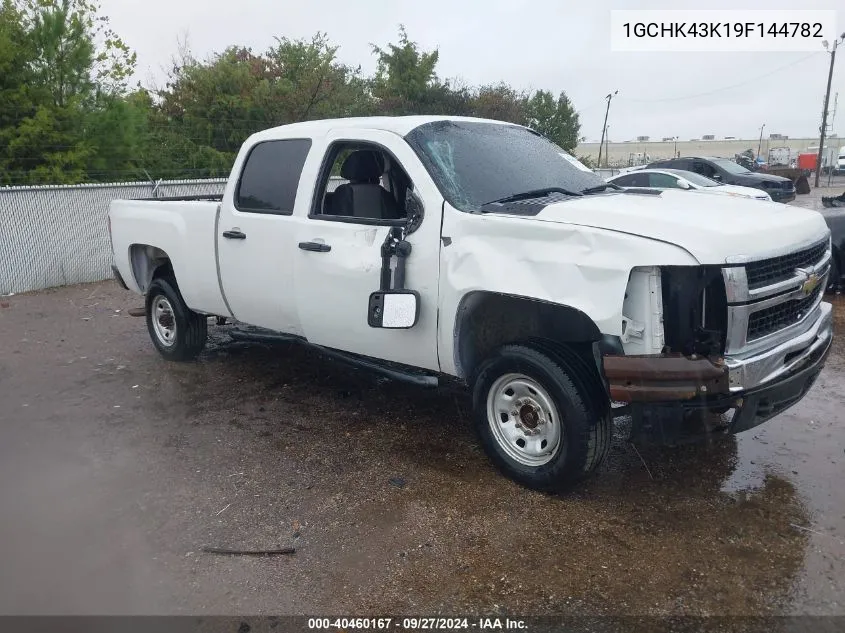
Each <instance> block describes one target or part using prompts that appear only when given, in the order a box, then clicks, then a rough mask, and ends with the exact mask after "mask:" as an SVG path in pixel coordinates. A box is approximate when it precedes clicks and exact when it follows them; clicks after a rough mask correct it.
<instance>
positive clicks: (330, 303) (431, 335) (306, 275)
mask: <svg viewBox="0 0 845 633" xmlns="http://www.w3.org/2000/svg"><path fill="white" fill-rule="evenodd" d="M409 189H410V190H412V191H414V192H416V194H417V195H418V196H419V198H420V199H421V200H422V201H423V204H424V217H423V220H422V223H421V224H420V225H419V227H418V228H417V229H416V230H415V231H414V232H413V233H411V234H409V235H408V236H407V242H408V243H410V244H411V253H410V255H409V256H408V258H407V260H406V281H405V284H404V286H405V287H406V288H408V289H410V290H414V291H416V292H418V293H419V297H420V303H419V317H418V320H417V322H416V324H415V325H414V326H413V327H411V328H409V329H397V330H392V329H382V328H375V327H370V325H369V324H368V320H367V314H368V307H369V306H368V301H369V298H370V294H371V293H373V292H375V291H377V290H379V288H380V279H381V267H382V256H381V247H382V244H383V243H384V241H385V237H386V236H387V235H388V232H389V231H390V230H391V227H394V226H401V225H404V224H405V223H406V217H407V215H406V205H405V201H406V192H407V191H408V190H409ZM442 202H443V198H442V197H441V196H440V194H439V192H438V191H437V188H436V187H435V185H434V183H433V182H432V181H431V179H430V177H429V175H428V173H427V172H426V170H425V168H424V167H423V165H422V164H421V163H420V161H419V159H418V158H417V156H416V154H415V153H414V152H413V150H412V149H411V148H410V147H409V146H408V145H407V143H406V142H405V141H404V140H403V139H402V138H401V137H399V136H397V135H396V134H393V133H390V132H385V131H380V130H360V129H359V130H355V131H354V134H353V135H349V134H347V135H344V134H343V133H341V132H340V131H338V132H332V133H330V134H329V135H328V136H327V137H326V139H325V156H324V159H323V164H322V166H321V168H320V170H319V175H318V177H317V182H316V190H315V195H314V200H313V201H312V207H311V209H310V213H309V214H308V217H307V219H305V220H303V221H302V222H299V223H298V224H297V226H298V227H299V229H298V230H299V235H298V238H297V244H296V247H295V253H296V265H295V270H296V273H295V274H296V298H297V305H298V307H299V320H300V323H301V324H302V329H303V331H304V333H305V336H306V338H307V339H308V340H309V341H310V342H312V343H316V344H318V345H324V346H326V347H331V348H334V349H339V350H344V351H348V352H353V353H358V354H362V355H366V356H373V357H376V358H380V359H384V360H390V361H394V362H399V363H405V364H408V365H413V366H416V367H423V368H427V369H432V370H439V362H438V357H437V292H438V277H439V259H440V224H441V219H442V216H441V209H442ZM394 262H395V260H394Z"/></svg>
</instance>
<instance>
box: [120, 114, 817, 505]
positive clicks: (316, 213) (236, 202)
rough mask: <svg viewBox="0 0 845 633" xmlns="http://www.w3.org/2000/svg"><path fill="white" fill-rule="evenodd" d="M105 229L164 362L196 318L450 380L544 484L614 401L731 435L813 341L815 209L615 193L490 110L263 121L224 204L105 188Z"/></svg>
mask: <svg viewBox="0 0 845 633" xmlns="http://www.w3.org/2000/svg"><path fill="white" fill-rule="evenodd" d="M336 173H340V175H341V177H342V178H343V179H344V182H343V184H341V185H340V186H337V187H335V186H334V185H335V184H336V182H335V181H333V180H332V178H331V175H332V174H336ZM330 183H331V186H330ZM108 226H109V235H110V240H111V244H112V252H113V259H114V266H115V275H116V277H117V279H118V281H119V282H120V283H122V284H124V285H125V287H126V288H128V289H129V290H131V291H133V292H135V293H137V294H139V295H144V296H145V305H146V315H145V316H146V323H147V329H148V331H149V334H150V337H151V339H152V342H153V345H154V346H155V347H156V348H157V349H158V351H159V353H160V354H161V355H162V356H163V357H164V358H165V359H168V360H173V361H187V360H191V359H194V358H195V357H197V355H198V354H200V352H201V351H202V349H203V347H204V346H205V344H206V338H207V330H208V327H209V321H212V322H214V321H215V317H218V318H225V319H232V320H235V321H236V322H239V323H241V324H249V325H251V326H253V327H252V328H243V327H241V326H240V325H239V324H237V323H236V326H237V327H234V328H232V330H231V335H232V337H234V338H241V339H250V338H258V339H260V340H285V341H295V342H298V343H301V344H304V345H309V346H312V347H314V348H315V349H317V350H319V351H320V352H321V353H323V354H326V355H329V356H332V357H334V358H338V359H341V360H344V361H346V362H349V363H351V364H353V365H355V366H357V367H360V368H365V369H366V370H371V371H375V372H379V373H381V374H383V375H385V376H388V377H390V378H392V379H394V380H402V381H407V382H411V383H414V384H417V385H424V386H430V387H434V386H437V385H438V384H440V382H441V381H443V380H445V381H447V382H449V383H450V384H455V383H456V382H457V383H458V384H460V383H463V384H465V385H466V386H467V387H469V388H470V389H471V391H472V400H473V421H474V425H475V428H476V430H477V432H478V434H479V436H480V438H481V443H482V445H483V446H484V448H485V450H486V451H487V453H488V455H489V456H490V458H491V459H492V461H493V462H495V463H496V464H497V465H498V466H499V467H500V468H501V469H502V470H503V471H504V472H505V473H507V474H508V475H509V476H511V477H512V478H513V479H515V480H517V481H519V482H521V483H523V484H525V485H527V486H531V487H534V488H538V489H543V490H555V489H560V488H562V487H566V486H569V485H571V484H572V483H573V482H575V481H578V480H579V479H581V478H582V477H584V476H585V475H587V474H588V473H590V472H592V471H593V470H595V468H596V467H597V466H598V464H599V463H601V462H602V460H603V459H604V457H605V456H606V455H607V453H608V449H609V445H610V438H611V435H612V432H611V431H612V416H613V414H614V410H615V408H614V405H613V403H614V402H624V403H631V407H630V411H631V412H632V414H633V419H634V425H635V429H637V431H639V432H645V431H648V430H652V431H653V430H655V426H656V425H659V427H660V429H662V431H663V432H664V436H672V435H675V436H677V435H678V434H683V433H684V432H685V431H687V430H688V429H687V428H686V426H685V425H687V424H688V423H689V416H687V417H686V418H685V417H684V416H683V415H682V414H683V413H684V412H688V413H691V414H692V413H697V412H701V411H711V412H715V413H720V414H723V413H728V412H730V413H731V415H730V416H729V419H728V420H727V426H726V427H724V428H722V429H721V431H722V432H732V433H739V432H741V431H744V430H746V429H749V428H751V427H754V426H756V425H758V424H761V423H763V422H764V421H765V420H768V419H770V418H771V417H773V416H775V415H777V414H779V413H780V412H782V411H783V410H784V409H786V408H788V407H789V406H791V405H793V404H795V403H796V402H798V401H799V400H800V399H801V398H802V397H803V396H804V395H805V394H806V393H807V391H808V389H809V388H810V386H811V385H812V384H813V383H814V381H815V380H816V377H817V376H818V375H819V372H820V371H821V370H822V367H823V366H824V364H825V360H826V358H827V355H828V353H829V350H830V346H831V341H832V336H833V330H832V317H831V314H832V312H831V305H830V304H829V303H826V302H824V301H823V296H822V292H821V288H820V286H821V285H822V284H823V283H824V281H825V279H826V276H827V274H828V271H829V269H830V231H829V230H828V227H827V225H826V224H825V222H824V220H823V219H822V217H821V215H820V214H818V213H817V212H814V211H810V210H804V209H795V208H789V209H784V208H783V207H782V206H780V205H774V204H766V203H761V202H757V201H752V200H747V199H743V198H725V199H724V200H721V199H719V200H717V199H716V198H715V197H713V196H703V195H702V196H695V195H689V194H688V193H686V192H682V191H668V190H667V191H664V192H648V191H645V190H643V191H637V190H634V189H620V188H617V187H614V186H613V185H610V184H608V183H606V182H604V181H603V180H602V179H601V178H599V177H598V176H597V175H595V174H594V173H592V172H591V171H590V170H589V168H587V167H585V166H584V165H583V164H581V163H580V162H579V161H578V160H577V159H576V158H574V157H573V156H571V155H570V154H568V153H567V152H565V151H564V150H562V149H561V148H560V147H558V146H557V145H555V144H554V143H552V142H551V141H549V140H548V139H546V138H544V137H542V136H540V135H538V134H536V133H535V132H533V131H531V130H529V129H527V128H525V127H522V126H518V125H514V124H510V123H503V122H498V121H488V120H484V119H469V118H447V117H431V116H412V117H374V118H349V119H337V120H330V121H309V122H303V123H295V124H291V125H285V126H282V127H277V128H273V129H269V130H266V131H263V132H259V133H257V134H253V135H252V136H250V137H249V138H248V139H247V140H246V141H245V142H244V144H243V146H242V147H241V149H240V151H239V153H238V155H237V157H236V159H235V162H234V165H233V167H232V172H231V175H230V177H229V180H228V182H227V184H226V187H225V192H224V193H223V195H222V196H219V197H216V198H210V199H206V200H202V199H197V198H189V199H170V200H164V201H162V200H116V201H114V202H112V203H111V205H110V209H109V213H108ZM396 406H397V409H398V408H399V407H401V402H399V401H397V403H396ZM397 415H401V412H399V411H397ZM445 423H453V422H450V421H445ZM637 431H635V432H637ZM396 432H397V433H401V430H400V427H399V425H397V426H396ZM455 432H456V433H457V432H458V431H457V430H456V431H455ZM338 441H341V440H340V439H339V440H338Z"/></svg>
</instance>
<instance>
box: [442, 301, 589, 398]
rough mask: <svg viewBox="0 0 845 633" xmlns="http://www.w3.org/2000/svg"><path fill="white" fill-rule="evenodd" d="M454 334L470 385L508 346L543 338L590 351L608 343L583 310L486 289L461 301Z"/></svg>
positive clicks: (459, 365) (461, 370)
mask: <svg viewBox="0 0 845 633" xmlns="http://www.w3.org/2000/svg"><path fill="white" fill-rule="evenodd" d="M453 336H454V343H455V344H454V356H455V358H454V361H455V367H456V370H457V375H458V377H459V378H462V379H464V380H467V381H468V382H471V381H472V379H473V377H474V375H475V371H476V370H477V368H478V366H479V364H480V363H481V362H482V361H483V360H484V359H485V358H486V357H487V356H489V355H490V353H492V351H493V350H495V349H496V348H498V347H501V346H503V345H507V344H512V343H520V342H527V341H532V340H534V341H540V340H541V341H548V342H549V343H550V344H554V345H560V344H567V343H569V344H583V345H584V347H590V346H591V345H592V344H593V343H596V342H598V341H600V340H601V339H602V335H601V332H600V331H599V328H598V326H597V325H596V324H595V322H594V321H593V320H592V319H591V318H590V317H589V316H588V315H587V314H585V313H584V312H583V311H581V310H579V309H577V308H573V307H571V306H568V305H563V304H558V303H551V302H548V301H542V300H539V299H534V298H531V297H524V296H520V295H513V294H506V293H499V292H490V291H481V290H479V291H472V292H469V293H467V294H466V295H465V296H464V297H463V298H462V299H461V301H460V303H459V305H458V310H457V315H456V318H455V329H454V334H453Z"/></svg>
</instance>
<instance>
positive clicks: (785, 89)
mask: <svg viewBox="0 0 845 633" xmlns="http://www.w3.org/2000/svg"><path fill="white" fill-rule="evenodd" d="M101 2H102V8H103V11H104V12H105V13H106V14H107V15H108V16H110V18H111V20H112V26H113V27H114V28H115V30H116V31H117V33H118V34H120V35H121V36H122V37H123V38H124V39H125V40H126V42H127V43H128V44H129V45H130V46H131V47H133V48H134V49H135V50H136V51H137V53H138V79H139V80H140V81H142V83H144V84H145V85H149V84H150V83H151V82H153V81H156V82H158V83H162V80H163V78H164V77H165V71H164V68H165V67H166V66H167V64H168V61H169V60H170V58H171V56H172V55H173V54H174V53H175V52H176V51H177V49H178V42H179V40H180V39H184V38H185V37H186V36H187V40H188V43H189V45H190V49H191V51H192V52H193V54H194V55H195V56H196V57H198V58H204V57H206V56H207V55H210V54H211V53H213V52H214V51H220V50H222V49H223V48H225V47H226V46H228V45H231V44H238V45H244V46H248V47H251V48H253V50H255V51H263V50H265V49H266V48H268V47H269V46H271V45H272V44H273V42H274V40H273V38H274V36H279V37H283V36H286V37H290V38H310V37H311V36H312V35H313V34H314V33H316V32H317V31H323V32H326V33H328V35H329V37H330V38H331V40H332V41H333V42H334V43H335V44H336V45H339V46H340V50H339V53H338V56H339V57H340V59H341V60H342V61H344V62H346V63H349V64H352V65H357V64H360V65H361V66H362V68H363V70H364V71H365V72H366V73H370V72H372V71H373V70H374V68H375V59H374V57H373V55H372V53H371V52H370V43H376V44H379V45H384V44H387V43H388V42H391V41H395V40H396V36H397V29H398V25H399V24H400V23H402V24H404V25H405V27H406V28H407V31H408V35H409V37H410V38H411V39H412V40H414V41H416V42H418V43H419V44H420V45H421V46H422V47H423V48H424V49H427V50H431V49H434V48H438V49H439V50H440V63H439V65H438V69H437V72H438V75H439V76H440V77H441V78H452V77H460V78H462V79H463V80H464V81H466V82H467V83H469V84H472V85H478V84H483V83H493V82H498V81H500V80H503V81H506V82H507V83H509V84H511V85H513V86H515V87H518V88H524V89H538V88H544V89H548V90H552V91H553V92H558V91H560V90H565V91H566V92H567V94H568V95H569V96H570V98H571V99H572V100H573V102H574V103H575V106H576V108H577V109H578V110H579V112H580V113H581V122H582V132H581V134H582V135H583V136H586V137H588V140H592V139H598V137H599V136H600V134H601V126H602V119H603V117H604V105H605V101H604V95H606V94H607V93H608V92H611V91H613V90H618V91H619V94H618V96H617V97H616V98H614V100H613V103H612V105H611V110H610V118H609V121H608V124H609V129H610V131H609V134H610V138H611V139H612V140H614V141H622V140H627V139H631V138H634V137H636V136H640V135H648V136H650V137H651V138H652V139H655V138H657V139H659V138H662V137H664V136H679V137H680V138H682V139H688V138H697V137H700V136H701V135H703V134H715V135H716V136H717V138H719V137H723V136H736V137H740V138H756V137H757V136H758V135H759V130H760V126H761V125H762V124H764V123H765V124H766V128H765V133H766V135H768V134H769V133H770V132H776V133H781V134H788V135H789V136H791V137H793V138H796V137H804V136H806V137H810V136H813V135H817V134H818V126H819V123H820V116H821V109H822V103H823V97H824V89H825V84H826V81H827V71H828V64H829V60H830V56H829V54H828V53H826V52H824V51H823V50H821V51H819V52H818V53H817V54H810V53H807V52H803V53H709V54H704V53H673V54H671V55H670V54H665V53H614V52H611V50H610V37H609V28H610V10H611V9H614V8H616V9H623V8H626V9H632V8H638V9H639V8H642V9H659V8H661V7H666V6H667V5H669V6H671V7H672V8H674V9H684V8H690V9H693V8H699V9H700V8H707V9H720V8H729V7H730V8H744V9H753V8H769V9H778V8H780V9H795V8H804V9H840V8H841V0H801V1H800V2H795V1H793V0H787V1H783V0H767V1H762V2H761V1H760V0H755V1H751V0H745V2H742V0H735V1H734V2H725V1H723V0H713V1H712V2H707V3H705V4H704V5H702V4H701V2H690V1H689V0H673V1H672V2H671V3H666V2H664V3H659V2H658V3H654V2H644V1H643V2H633V1H627V2H626V1H624V0H620V1H609V0H595V1H592V2H584V1H583V0H581V1H577V2H576V1H574V0H531V1H528V0H484V1H481V0H426V1H424V2H420V1H418V0H415V1H413V2H412V1H410V0H396V1H394V2H379V1H377V0H353V1H351V2H349V1H347V2H341V1H337V0H311V1H309V0H297V1H296V2H291V1H289V0H235V1H233V0H144V1H143V2H129V1H128V0H101ZM837 17H838V23H839V31H842V30H845V11H841V10H840V12H839V14H838V16H837ZM838 57H839V59H838V60H837V61H838V64H837V68H836V71H835V73H834V79H833V92H834V93H835V92H836V91H839V108H838V115H837V116H836V120H835V121H834V126H833V127H834V130H833V131H834V132H838V133H839V135H840V136H845V45H843V46H842V47H841V48H840V52H839V55H838ZM787 65H789V67H788V68H784V67H786V66H787ZM779 68H784V69H783V70H782V71H779V72H775V73H772V71H775V70H777V69H779ZM767 73H768V76H765V77H762V76H763V75H766V74H767ZM737 84H744V85H740V86H737ZM732 86H737V87H732ZM723 88H726V89H723ZM702 93H712V94H707V95H705V96H697V97H694V95H701V94H702ZM690 97H694V98H690ZM832 101H833V97H831V105H832Z"/></svg>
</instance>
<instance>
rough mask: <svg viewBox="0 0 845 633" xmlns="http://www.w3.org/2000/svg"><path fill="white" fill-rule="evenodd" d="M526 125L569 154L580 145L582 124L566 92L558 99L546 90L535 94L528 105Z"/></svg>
mask: <svg viewBox="0 0 845 633" xmlns="http://www.w3.org/2000/svg"><path fill="white" fill-rule="evenodd" d="M526 123H527V124H528V126H529V127H531V128H532V129H534V130H536V131H537V132H540V134H542V135H543V136H545V137H547V138H548V139H550V140H552V141H553V142H555V143H557V144H558V145H559V146H560V147H562V148H563V149H565V150H566V151H568V152H571V151H572V150H574V149H575V146H576V145H578V133H579V132H580V131H581V124H580V122H579V121H578V113H577V112H576V111H575V108H574V107H573V106H572V102H571V101H570V100H569V97H567V96H566V93H565V92H561V93H560V95H558V98H557V99H555V98H554V96H552V93H551V92H548V91H546V90H538V91H537V92H535V93H534V95H533V96H532V97H531V99H529V100H528V102H527V104H526Z"/></svg>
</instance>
